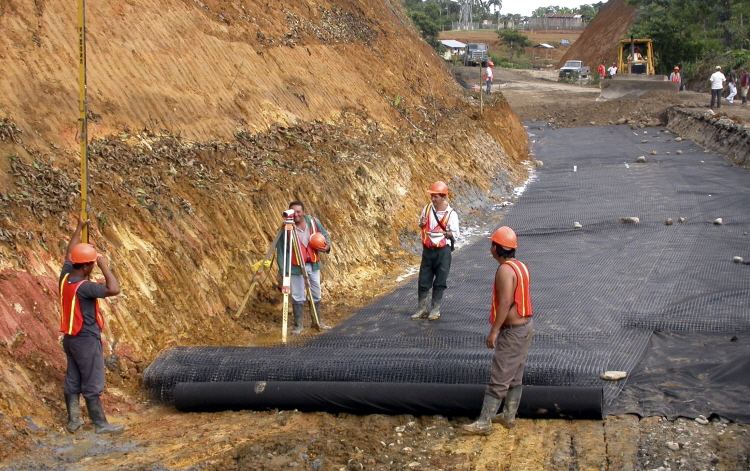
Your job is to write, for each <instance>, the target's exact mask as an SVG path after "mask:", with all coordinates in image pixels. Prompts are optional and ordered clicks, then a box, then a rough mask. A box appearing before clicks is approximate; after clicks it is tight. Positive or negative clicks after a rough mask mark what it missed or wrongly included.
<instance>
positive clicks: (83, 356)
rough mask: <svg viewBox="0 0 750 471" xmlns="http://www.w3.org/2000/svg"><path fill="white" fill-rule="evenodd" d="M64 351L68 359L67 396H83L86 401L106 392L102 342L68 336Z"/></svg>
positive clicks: (64, 343)
mask: <svg viewBox="0 0 750 471" xmlns="http://www.w3.org/2000/svg"><path fill="white" fill-rule="evenodd" d="M63 350H64V351H65V356H66V357H67V358H68V369H67V371H66V372H65V394H83V397H84V398H86V399H93V398H95V397H99V396H100V395H101V394H102V392H104V355H103V354H102V341H101V340H100V339H98V338H96V337H79V336H72V335H66V336H65V337H64V338H63Z"/></svg>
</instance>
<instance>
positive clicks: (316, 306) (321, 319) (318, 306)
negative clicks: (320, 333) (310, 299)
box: [313, 301, 331, 330]
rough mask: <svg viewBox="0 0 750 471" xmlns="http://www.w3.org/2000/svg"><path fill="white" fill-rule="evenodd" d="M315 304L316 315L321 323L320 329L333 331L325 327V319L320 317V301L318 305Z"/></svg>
mask: <svg viewBox="0 0 750 471" xmlns="http://www.w3.org/2000/svg"><path fill="white" fill-rule="evenodd" d="M313 304H315V314H317V315H318V322H319V323H320V328H321V329H323V330H331V328H330V327H329V326H327V325H325V323H324V322H323V318H322V317H320V301H318V302H317V303H313Z"/></svg>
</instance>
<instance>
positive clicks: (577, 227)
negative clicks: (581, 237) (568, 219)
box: [573, 221, 583, 229]
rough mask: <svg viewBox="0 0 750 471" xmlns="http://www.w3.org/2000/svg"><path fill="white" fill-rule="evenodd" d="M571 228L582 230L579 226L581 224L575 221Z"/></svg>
mask: <svg viewBox="0 0 750 471" xmlns="http://www.w3.org/2000/svg"><path fill="white" fill-rule="evenodd" d="M573 227H575V228H576V229H580V228H582V227H583V226H582V225H581V223H580V222H578V221H576V222H574V223H573Z"/></svg>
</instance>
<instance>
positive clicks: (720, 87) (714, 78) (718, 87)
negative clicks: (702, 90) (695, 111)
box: [708, 65, 727, 109]
mask: <svg viewBox="0 0 750 471" xmlns="http://www.w3.org/2000/svg"><path fill="white" fill-rule="evenodd" d="M708 81H709V82H711V105H710V106H709V108H711V109H714V102H715V103H716V108H717V109H718V108H721V93H722V91H724V82H726V81H727V78H726V77H724V74H722V73H721V66H720V65H717V66H716V72H714V73H713V74H711V77H709V78H708Z"/></svg>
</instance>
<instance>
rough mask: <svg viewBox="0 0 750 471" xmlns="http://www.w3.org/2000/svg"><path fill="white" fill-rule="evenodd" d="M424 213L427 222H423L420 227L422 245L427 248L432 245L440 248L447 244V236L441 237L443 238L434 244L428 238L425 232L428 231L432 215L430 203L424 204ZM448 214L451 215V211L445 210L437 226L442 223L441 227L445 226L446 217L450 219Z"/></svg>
mask: <svg viewBox="0 0 750 471" xmlns="http://www.w3.org/2000/svg"><path fill="white" fill-rule="evenodd" d="M424 213H425V215H426V217H427V224H425V225H424V227H423V228H422V245H424V246H425V247H427V248H433V247H436V248H441V247H445V246H446V245H448V238H447V237H443V239H442V240H441V241H440V242H438V243H437V244H435V243H434V242H433V241H432V239H431V238H430V236H428V235H427V233H428V232H429V228H430V218H431V217H432V205H431V204H429V205H427V206H425V209H424ZM450 216H451V211H450V210H448V211H446V212H445V214H444V215H443V218H442V219H441V220H440V224H439V225H438V226H440V225H442V226H443V227H445V228H447V227H448V219H450Z"/></svg>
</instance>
